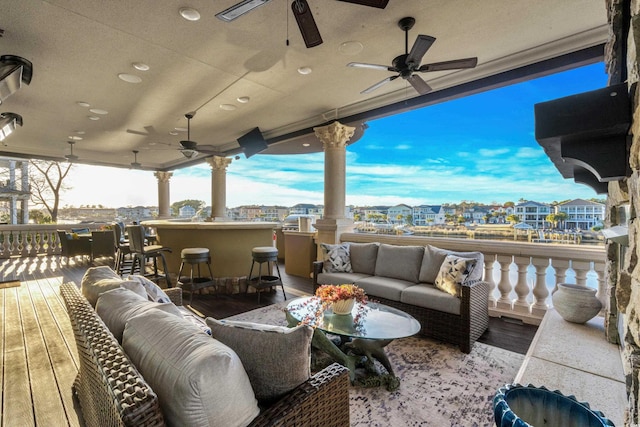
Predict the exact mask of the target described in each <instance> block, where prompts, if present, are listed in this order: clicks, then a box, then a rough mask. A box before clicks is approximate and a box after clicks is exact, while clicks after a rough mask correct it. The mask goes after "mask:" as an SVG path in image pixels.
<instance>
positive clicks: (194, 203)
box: [171, 199, 205, 216]
mask: <svg viewBox="0 0 640 427" xmlns="http://www.w3.org/2000/svg"><path fill="white" fill-rule="evenodd" d="M183 206H191V207H192V208H193V209H195V211H196V212H198V211H199V210H200V209H202V208H204V206H205V202H204V201H202V200H194V199H187V200H181V201H179V202H174V203H171V212H172V213H173V215H174V216H178V214H179V212H180V208H181V207H183Z"/></svg>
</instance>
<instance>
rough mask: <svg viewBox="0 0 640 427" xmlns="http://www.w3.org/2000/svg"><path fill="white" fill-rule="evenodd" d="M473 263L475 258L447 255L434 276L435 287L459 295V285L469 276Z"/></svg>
mask: <svg viewBox="0 0 640 427" xmlns="http://www.w3.org/2000/svg"><path fill="white" fill-rule="evenodd" d="M475 265H476V260H475V259H471V258H460V257H457V256H455V255H447V256H446V257H445V259H444V262H443V263H442V265H441V266H440V271H439V272H438V276H437V277H436V283H435V285H436V288H438V289H440V290H441V291H444V292H446V293H448V294H451V295H454V296H457V297H459V296H460V285H461V284H462V283H463V282H464V281H465V280H466V279H467V277H469V275H470V274H471V272H472V271H473V269H474V267H475Z"/></svg>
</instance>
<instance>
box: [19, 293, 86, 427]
mask: <svg viewBox="0 0 640 427" xmlns="http://www.w3.org/2000/svg"><path fill="white" fill-rule="evenodd" d="M27 283H28V284H29V289H30V291H31V296H32V301H33V304H34V308H35V313H36V315H37V321H38V325H39V326H40V329H41V333H42V338H43V340H44V346H45V348H46V355H47V357H48V360H49V363H50V366H51V369H52V372H53V377H54V380H55V386H56V388H57V392H58V393H57V396H58V398H59V401H60V403H61V405H62V408H63V411H64V413H60V414H59V418H60V424H54V425H63V423H64V422H66V423H67V425H70V426H79V425H80V422H79V419H78V415H77V413H76V410H75V407H74V405H75V401H74V399H73V395H72V386H73V382H74V380H75V377H76V375H77V373H78V365H77V352H76V351H75V342H74V343H73V347H70V346H69V343H68V342H67V340H66V339H65V336H64V333H63V325H64V324H65V323H66V324H67V326H68V328H67V329H68V332H69V333H71V334H73V331H72V330H71V324H70V323H69V320H68V317H67V313H66V310H65V309H64V308H63V307H61V306H60V304H61V301H59V300H58V298H57V296H58V295H59V290H58V289H59V285H60V282H57V284H54V285H53V286H51V284H50V283H48V282H47V281H42V280H38V281H31V282H27ZM63 311H64V312H63ZM56 313H57V315H56ZM38 386H40V384H39V383H38ZM39 388H40V387H33V393H34V395H36V393H37V392H38V389H39ZM43 391H44V393H45V394H46V392H47V391H46V390H43ZM52 391H53V390H49V394H52ZM35 400H36V399H35V398H34V402H35ZM40 414H41V412H40V411H39V410H38V411H36V422H37V424H40V421H39V418H38V416H39V415H40ZM42 415H44V416H45V417H47V416H48V412H47V408H46V407H44V408H43V412H42Z"/></svg>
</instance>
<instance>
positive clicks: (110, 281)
mask: <svg viewBox="0 0 640 427" xmlns="http://www.w3.org/2000/svg"><path fill="white" fill-rule="evenodd" d="M122 282H124V280H122V278H121V277H120V276H118V275H117V274H116V272H115V271H113V270H112V269H111V268H109V267H108V266H106V265H103V266H100V267H89V268H88V269H87V271H86V272H85V273H84V276H82V281H81V282H80V292H81V293H82V295H83V296H84V297H85V298H86V299H87V301H89V304H91V306H92V307H95V306H96V301H98V297H99V296H100V294H101V293H103V292H106V291H109V290H111V289H115V288H118V287H120V285H121V284H122Z"/></svg>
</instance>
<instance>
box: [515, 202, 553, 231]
mask: <svg viewBox="0 0 640 427" xmlns="http://www.w3.org/2000/svg"><path fill="white" fill-rule="evenodd" d="M553 212H554V211H553V207H552V206H551V205H548V204H546V203H539V202H533V201H526V202H523V203H518V204H517V205H516V206H515V208H514V213H515V214H516V215H518V218H520V222H524V223H525V224H529V225H530V226H532V227H533V228H545V227H548V226H550V223H549V221H547V216H548V215H549V214H551V213H553Z"/></svg>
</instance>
